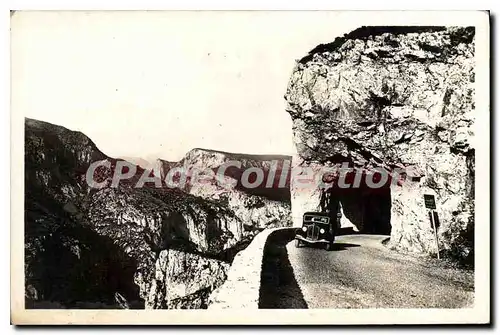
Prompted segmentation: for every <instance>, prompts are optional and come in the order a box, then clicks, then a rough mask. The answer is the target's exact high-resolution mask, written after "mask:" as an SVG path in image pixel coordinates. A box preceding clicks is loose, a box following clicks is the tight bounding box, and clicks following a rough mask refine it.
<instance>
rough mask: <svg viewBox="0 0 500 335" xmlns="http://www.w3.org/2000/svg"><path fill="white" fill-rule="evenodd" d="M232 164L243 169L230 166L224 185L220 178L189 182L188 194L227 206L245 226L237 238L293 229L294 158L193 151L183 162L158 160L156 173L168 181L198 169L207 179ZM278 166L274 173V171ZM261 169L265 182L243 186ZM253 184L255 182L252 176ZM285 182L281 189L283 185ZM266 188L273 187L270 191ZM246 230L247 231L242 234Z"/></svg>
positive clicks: (184, 188) (234, 231) (187, 184)
mask: <svg viewBox="0 0 500 335" xmlns="http://www.w3.org/2000/svg"><path fill="white" fill-rule="evenodd" d="M229 162H238V163H240V164H241V166H240V167H235V166H228V167H227V168H226V170H225V171H223V172H221V175H223V178H224V179H223V182H222V183H221V182H219V181H218V180H217V179H216V178H212V179H208V180H206V181H204V182H190V181H189V180H188V182H186V184H185V186H184V187H182V188H181V189H182V190H183V191H184V192H187V193H189V194H192V195H195V196H198V197H200V198H203V199H212V200H214V199H215V200H217V201H220V202H222V203H224V204H225V205H226V206H227V207H228V208H229V209H230V210H232V211H233V212H234V213H235V215H236V216H237V217H238V218H239V219H241V222H242V225H239V226H237V227H234V228H235V230H232V232H233V234H234V235H235V236H240V235H242V234H243V235H245V236H246V235H254V234H255V233H256V232H258V231H260V230H261V229H263V228H270V227H282V226H288V225H291V215H290V214H291V208H290V189H289V185H290V162H291V157H290V156H283V155H242V154H234V153H228V152H222V151H215V150H207V149H193V150H191V151H190V152H188V153H187V154H186V156H185V157H184V158H183V159H182V160H181V161H180V162H167V161H164V160H160V159H159V160H157V162H156V173H158V174H159V177H160V178H162V179H165V177H166V175H167V174H168V172H169V171H170V170H172V169H175V168H183V169H184V171H189V170H190V169H196V170H198V171H208V173H207V172H205V175H208V174H212V173H213V174H215V175H217V173H218V172H219V171H220V170H219V169H220V168H221V167H222V166H224V164H228V163H229ZM273 164H275V166H274V171H272V169H273ZM249 168H257V169H260V170H261V171H263V179H262V183H261V184H260V185H256V187H247V185H246V184H245V183H244V182H243V179H244V177H243V174H244V171H245V170H246V169H249ZM249 180H250V181H255V178H253V179H252V176H250V177H249ZM280 182H281V185H280ZM266 184H267V185H268V186H270V187H266ZM241 228H243V230H241Z"/></svg>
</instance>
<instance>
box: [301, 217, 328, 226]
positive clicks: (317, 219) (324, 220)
mask: <svg viewBox="0 0 500 335" xmlns="http://www.w3.org/2000/svg"><path fill="white" fill-rule="evenodd" d="M329 221H330V219H329V218H328V217H327V216H319V215H304V223H324V224H326V223H328V222H329Z"/></svg>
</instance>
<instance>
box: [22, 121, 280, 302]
mask: <svg viewBox="0 0 500 335" xmlns="http://www.w3.org/2000/svg"><path fill="white" fill-rule="evenodd" d="M102 160H107V161H109V162H110V163H111V170H97V172H96V174H95V176H96V179H97V180H96V181H107V182H108V184H109V181H110V180H111V178H112V171H113V169H114V168H115V167H116V164H117V163H118V162H119V161H120V160H117V159H113V158H110V157H107V156H106V155H105V154H103V153H102V152H101V151H99V149H98V148H97V147H96V146H95V144H94V143H92V141H91V140H90V139H89V138H87V137H86V136H85V135H83V134H82V133H79V132H74V131H70V130H68V129H65V128H63V127H59V126H55V125H52V124H49V123H46V122H41V121H37V120H32V119H26V124H25V260H26V262H25V273H26V278H25V284H26V306H27V307H28V308H30V307H32V308H33V307H34V308H37V307H44V306H47V304H49V305H50V306H59V307H66V308H86V307H87V308H106V307H107V308H116V307H121V308H144V307H146V308H203V307H205V306H206V299H207V297H208V294H209V293H210V292H211V290H213V289H214V288H215V287H216V286H218V285H220V284H221V283H222V281H224V279H225V273H226V270H227V267H228V266H229V262H230V261H231V258H232V256H234V253H235V252H236V251H237V250H238V249H239V248H241V246H242V245H245V243H247V242H248V240H249V239H251V238H252V237H253V235H254V233H252V232H250V233H247V234H245V233H243V231H244V228H243V227H244V225H245V224H247V221H246V220H247V217H244V216H239V213H235V212H234V211H233V210H232V209H231V208H229V207H228V205H227V201H221V200H220V199H209V197H205V198H201V197H198V196H194V195H191V194H188V193H187V192H185V191H182V190H180V189H170V188H164V187H162V188H156V187H154V186H155V185H154V183H153V182H150V183H146V185H145V187H142V188H135V187H133V186H134V185H135V184H136V183H137V181H138V179H139V178H140V176H141V175H142V173H143V171H144V170H143V169H142V168H140V167H138V166H137V167H136V169H137V172H136V174H135V175H134V176H133V177H132V178H130V179H129V180H127V181H125V182H121V183H120V184H119V187H117V188H112V187H104V188H101V189H96V188H92V187H89V185H88V184H87V182H86V179H85V174H86V172H87V169H88V167H89V165H90V164H91V163H92V162H96V161H102ZM238 196H239V195H237V196H236V197H238ZM228 197H229V198H231V194H229V195H228ZM288 206H289V205H288ZM285 207H286V203H285ZM274 214H275V213H274ZM271 221H273V220H270V221H269V222H271ZM255 224H256V223H255ZM277 224H279V223H277ZM262 226H265V223H264V224H263V225H260V226H259V227H262Z"/></svg>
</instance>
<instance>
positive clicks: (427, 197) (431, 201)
mask: <svg viewBox="0 0 500 335" xmlns="http://www.w3.org/2000/svg"><path fill="white" fill-rule="evenodd" d="M424 202H425V208H428V209H436V200H435V198H434V196H433V195H432V194H424Z"/></svg>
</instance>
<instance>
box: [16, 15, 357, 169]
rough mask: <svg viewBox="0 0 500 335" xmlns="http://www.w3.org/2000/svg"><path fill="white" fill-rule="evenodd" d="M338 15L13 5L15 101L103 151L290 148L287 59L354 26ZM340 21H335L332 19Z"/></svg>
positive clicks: (170, 155)
mask: <svg viewBox="0 0 500 335" xmlns="http://www.w3.org/2000/svg"><path fill="white" fill-rule="evenodd" d="M340 16H342V14H340V13H334V12H59V13H57V12H17V13H16V14H15V15H14V16H13V18H12V66H13V67H12V76H13V85H12V89H13V101H12V103H13V108H15V111H16V112H22V113H23V114H24V115H25V116H26V117H30V118H35V119H39V120H44V121H48V122H51V123H55V124H59V125H62V126H65V127H67V128H70V129H73V130H80V131H82V132H83V133H85V134H86V135H88V136H89V137H90V138H91V139H92V140H93V141H94V142H95V143H96V144H97V146H98V147H99V148H100V149H101V150H102V151H103V152H104V153H106V154H108V155H110V156H115V157H116V156H138V157H143V158H146V159H154V158H156V157H161V158H164V159H169V160H178V159H180V158H181V157H182V156H183V155H184V154H185V153H186V152H187V151H189V150H190V149H192V148H194V147H203V148H211V149H218V150H224V151H231V152H244V153H283V154H291V153H293V152H294V151H295V148H294V146H293V143H292V122H291V120H290V117H289V115H288V113H286V111H285V103H284V99H283V96H284V94H285V91H286V86H287V83H288V79H289V77H290V74H291V71H292V69H293V67H294V65H295V60H296V59H299V58H301V57H302V56H304V55H305V54H306V53H307V52H308V51H309V50H310V49H312V48H313V47H315V46H316V45H317V44H319V43H327V42H331V41H333V39H334V38H335V37H336V36H339V35H342V34H344V33H346V32H349V31H351V30H353V29H355V28H357V27H358V26H359V24H356V22H352V20H351V21H349V20H347V21H346V20H345V18H342V17H340ZM341 21H342V24H339V22H341Z"/></svg>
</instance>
